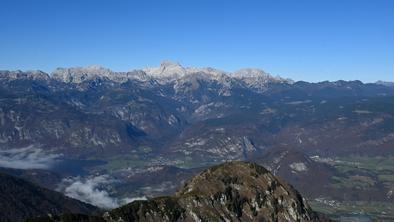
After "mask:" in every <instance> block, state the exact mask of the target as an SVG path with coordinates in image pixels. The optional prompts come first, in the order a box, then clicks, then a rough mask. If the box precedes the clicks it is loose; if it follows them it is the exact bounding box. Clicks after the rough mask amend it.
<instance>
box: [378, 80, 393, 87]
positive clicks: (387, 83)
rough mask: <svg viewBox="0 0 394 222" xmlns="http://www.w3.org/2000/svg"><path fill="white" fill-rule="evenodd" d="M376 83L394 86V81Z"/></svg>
mask: <svg viewBox="0 0 394 222" xmlns="http://www.w3.org/2000/svg"><path fill="white" fill-rule="evenodd" d="M376 84H379V85H384V86H390V87H394V82H386V81H377V82H376Z"/></svg>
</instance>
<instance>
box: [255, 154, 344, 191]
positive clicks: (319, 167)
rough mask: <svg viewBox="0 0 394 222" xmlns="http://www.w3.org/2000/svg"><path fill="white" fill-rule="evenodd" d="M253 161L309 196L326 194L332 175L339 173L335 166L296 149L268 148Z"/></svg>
mask: <svg viewBox="0 0 394 222" xmlns="http://www.w3.org/2000/svg"><path fill="white" fill-rule="evenodd" d="M252 161H253V162H256V163H257V164H260V165H262V166H264V167H266V168H267V169H268V170H270V171H271V173H273V174H274V175H275V176H278V177H280V178H283V179H285V180H286V181H287V182H288V183H290V184H291V185H293V186H294V187H295V188H297V190H298V191H300V192H301V193H302V194H303V195H304V196H306V197H308V198H316V197H319V196H321V195H323V194H325V193H326V192H324V191H327V188H328V187H327V186H328V185H329V184H330V180H331V178H332V176H333V175H337V174H338V172H337V171H336V170H335V168H334V167H332V166H330V165H328V164H325V163H320V162H316V161H314V160H313V159H311V158H310V157H308V156H307V155H305V154H304V153H302V152H300V151H297V150H294V149H280V148H278V149H273V150H268V151H267V152H265V153H264V154H263V155H261V156H258V157H255V158H254V159H253V160H252ZM311 184H313V186H312V185H311Z"/></svg>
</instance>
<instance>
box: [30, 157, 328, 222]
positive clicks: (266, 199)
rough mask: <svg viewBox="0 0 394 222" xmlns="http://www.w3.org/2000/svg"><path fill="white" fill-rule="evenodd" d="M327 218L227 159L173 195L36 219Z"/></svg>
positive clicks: (255, 169) (280, 185)
mask: <svg viewBox="0 0 394 222" xmlns="http://www.w3.org/2000/svg"><path fill="white" fill-rule="evenodd" d="M74 220H75V221H106V222H116V221H125V222H128V221H130V222H131V221H152V222H154V221H300V222H302V221H327V220H325V219H324V218H322V217H321V216H319V215H317V214H316V213H315V212H313V211H312V210H311V208H310V207H309V205H308V204H307V203H306V201H305V199H304V198H303V197H302V196H301V195H300V194H299V193H298V192H297V191H296V190H295V189H294V188H292V187H291V186H290V185H288V184H286V183H285V182H283V181H281V180H279V179H278V178H276V177H275V176H273V175H272V174H271V173H270V172H269V171H268V170H266V169H265V168H263V167H261V166H259V165H257V164H253V163H247V162H239V161H234V162H227V163H224V164H221V165H218V166H214V167H212V168H209V169H207V170H205V171H203V172H202V173H200V174H198V175H197V176H195V177H194V178H192V179H191V180H189V181H188V182H187V183H186V184H185V185H184V186H183V187H182V188H181V189H180V190H179V191H178V192H177V193H176V194H175V195H173V196H167V197H158V198H154V199H150V200H146V201H135V202H132V203H130V204H127V205H125V206H122V207H120V208H117V209H114V210H112V211H109V212H106V213H104V214H103V216H102V217H89V216H84V215H64V216H60V217H47V218H39V219H31V220H29V221H30V222H33V221H34V222H39V221H74Z"/></svg>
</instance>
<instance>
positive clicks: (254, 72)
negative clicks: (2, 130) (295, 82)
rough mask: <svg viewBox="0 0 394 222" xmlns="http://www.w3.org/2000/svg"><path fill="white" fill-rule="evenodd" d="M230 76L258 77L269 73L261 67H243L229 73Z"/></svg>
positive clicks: (266, 75) (267, 75)
mask: <svg viewBox="0 0 394 222" xmlns="http://www.w3.org/2000/svg"><path fill="white" fill-rule="evenodd" d="M230 75H231V77H235V78H259V77H271V75H270V74H268V73H266V72H264V71H263V70H261V69H254V68H244V69H240V70H238V71H235V72H233V73H231V74H230Z"/></svg>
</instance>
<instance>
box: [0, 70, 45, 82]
mask: <svg viewBox="0 0 394 222" xmlns="http://www.w3.org/2000/svg"><path fill="white" fill-rule="evenodd" d="M0 78H2V79H10V80H14V79H33V80H38V79H41V80H47V79H49V75H48V74H47V73H45V72H43V71H41V70H29V71H26V72H23V71H21V70H16V71H2V70H0Z"/></svg>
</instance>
